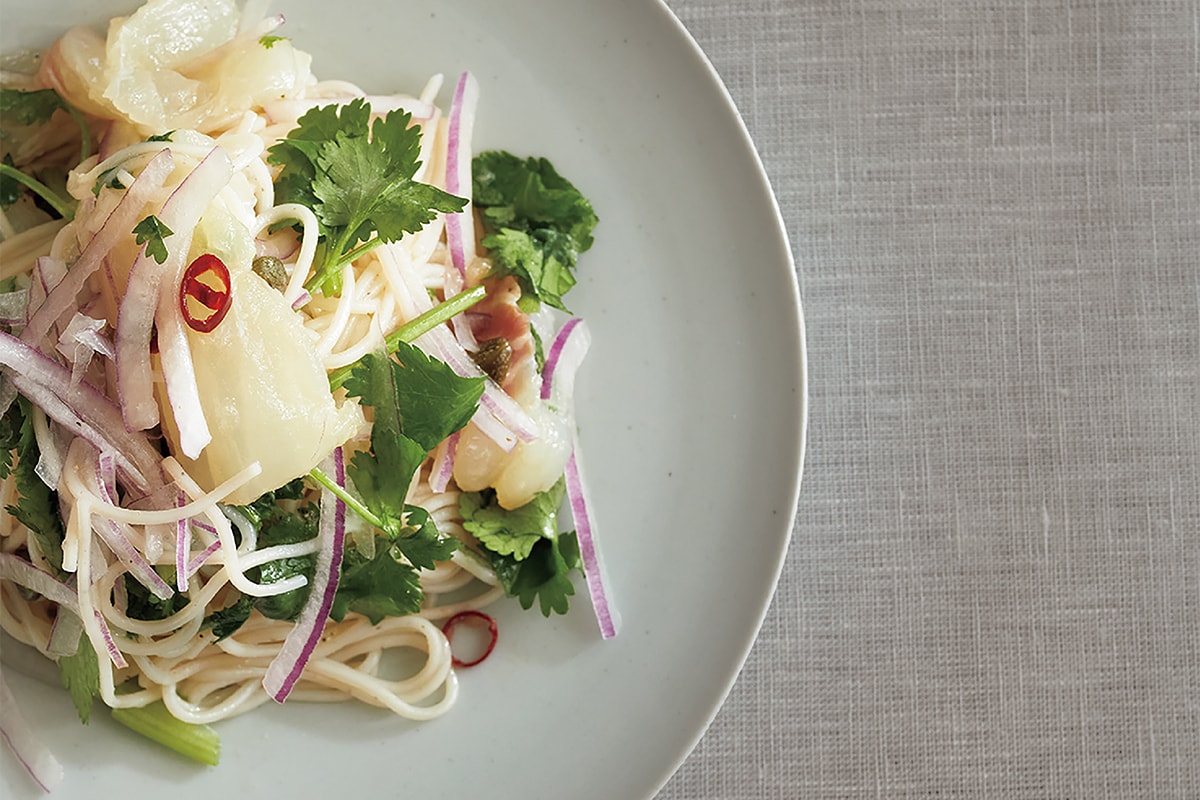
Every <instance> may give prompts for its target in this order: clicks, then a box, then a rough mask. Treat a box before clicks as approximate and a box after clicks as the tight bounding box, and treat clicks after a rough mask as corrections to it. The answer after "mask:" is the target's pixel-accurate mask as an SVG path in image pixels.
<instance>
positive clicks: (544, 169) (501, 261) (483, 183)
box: [471, 150, 598, 311]
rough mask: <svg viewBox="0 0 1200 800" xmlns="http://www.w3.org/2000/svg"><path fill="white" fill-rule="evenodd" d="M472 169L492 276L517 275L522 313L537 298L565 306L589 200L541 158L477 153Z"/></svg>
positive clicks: (587, 234)
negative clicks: (492, 263) (492, 262)
mask: <svg viewBox="0 0 1200 800" xmlns="http://www.w3.org/2000/svg"><path fill="white" fill-rule="evenodd" d="M471 170H472V187H473V190H474V203H475V206H476V207H477V208H479V209H480V210H481V212H482V217H483V224H484V230H485V233H486V234H487V235H486V236H485V237H484V239H483V242H482V244H483V246H484V247H486V248H488V249H489V250H491V251H492V257H493V260H494V263H495V268H494V271H495V274H498V275H513V276H515V277H516V278H517V282H518V283H519V284H520V286H521V294H522V296H521V305H522V308H524V309H525V310H526V311H531V310H534V309H536V307H537V305H538V303H541V302H545V303H549V304H550V305H552V306H554V307H555V308H560V309H562V310H564V311H565V310H567V309H566V306H564V305H563V300H562V298H563V296H564V295H565V294H566V293H567V292H568V291H569V290H570V289H571V287H573V286H574V285H575V276H574V270H575V265H576V262H577V261H578V258H579V254H580V253H582V252H584V251H586V250H587V249H588V248H590V247H591V246H592V230H593V229H594V228H595V227H596V223H597V221H598V220H597V218H596V214H595V212H594V211H593V210H592V206H591V203H589V202H588V201H587V199H586V198H585V197H584V196H583V195H582V194H581V193H580V192H579V190H578V189H576V188H575V186H574V185H573V184H572V183H571V182H570V181H568V180H567V179H566V178H564V177H562V176H561V175H559V174H558V172H557V171H556V170H555V169H554V167H553V165H552V164H551V163H550V162H549V161H547V160H546V159H544V158H527V159H521V158H518V157H517V156H515V155H513V154H512V153H507V152H504V151H495V150H493V151H488V152H484V153H480V154H479V155H478V156H476V157H475V158H474V160H473V161H472V162H471Z"/></svg>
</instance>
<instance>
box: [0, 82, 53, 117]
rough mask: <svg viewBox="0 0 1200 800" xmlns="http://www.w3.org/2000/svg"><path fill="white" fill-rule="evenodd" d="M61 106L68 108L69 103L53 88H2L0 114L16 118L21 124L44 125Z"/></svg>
mask: <svg viewBox="0 0 1200 800" xmlns="http://www.w3.org/2000/svg"><path fill="white" fill-rule="evenodd" d="M60 108H61V109H63V110H66V108H67V104H66V103H64V102H63V99H62V98H61V97H59V96H58V92H56V91H54V90H53V89H39V90H37V91H33V92H23V91H21V90H20V89H0V116H2V117H8V118H9V119H14V120H16V122H17V124H19V125H42V124H44V123H46V122H49V121H50V117H52V116H54V112H55V111H58V110H59V109H60Z"/></svg>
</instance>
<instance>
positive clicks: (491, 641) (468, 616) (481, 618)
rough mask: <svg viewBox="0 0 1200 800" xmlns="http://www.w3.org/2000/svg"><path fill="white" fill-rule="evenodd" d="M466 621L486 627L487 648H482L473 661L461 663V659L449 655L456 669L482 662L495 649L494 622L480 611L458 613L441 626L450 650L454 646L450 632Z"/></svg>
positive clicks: (495, 634)
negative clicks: (480, 653) (481, 651)
mask: <svg viewBox="0 0 1200 800" xmlns="http://www.w3.org/2000/svg"><path fill="white" fill-rule="evenodd" d="M466 620H472V621H475V622H478V623H482V624H485V625H487V633H488V643H487V646H486V647H484V648H483V653H482V655H480V656H479V658H476V659H474V660H473V661H463V660H462V659H461V658H459V657H458V656H456V655H454V654H453V653H451V655H450V663H451V664H453V665H454V666H456V667H473V666H475V665H476V664H478V663H480V662H481V661H483V660H484V659H485V658H487V657H488V656H490V655H491V654H492V650H493V649H495V647H496V639H497V633H496V620H494V619H492V618H491V617H489V616H488V615H487V614H485V613H483V612H482V611H473V610H472V611H460V612H458V613H457V614H455V615H454V616H452V617H451V618H450V619H448V620H446V622H445V624H444V625H442V633H444V634H446V639H447V641H449V642H450V644H451V648H453V645H454V642H453V639H451V636H450V634H451V632H452V631H453V630H454V628H455V627H457V626H458V624H459V623H460V622H464V621H466Z"/></svg>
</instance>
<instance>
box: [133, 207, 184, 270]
mask: <svg viewBox="0 0 1200 800" xmlns="http://www.w3.org/2000/svg"><path fill="white" fill-rule="evenodd" d="M133 233H134V234H135V235H136V236H137V238H136V240H135V241H136V242H137V243H138V244H144V245H146V253H147V255H149V256H151V257H152V258H153V259H154V260H155V261H157V262H158V263H159V264H161V263H163V262H164V261H166V260H167V243H166V242H165V241H163V240H164V239H166V237H168V236H171V235H173V234H174V233H175V232H174V231H173V230H171V229H170V228H168V227H167V226H166V225H164V224H163V223H162V220H160V219H159V218H158V217H156V216H154V215H153V214H151V215H150V216H148V217H146V218H145V219H143V220H142V221H141V222H139V223H138V224H137V225H135V226H134V228H133Z"/></svg>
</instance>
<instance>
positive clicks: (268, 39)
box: [258, 35, 287, 50]
mask: <svg viewBox="0 0 1200 800" xmlns="http://www.w3.org/2000/svg"><path fill="white" fill-rule="evenodd" d="M286 41H287V37H286V36H271V35H267V36H261V37H259V39H258V43H259V44H261V45H262V46H263V47H265V48H266V49H268V50H270V49H271V48H272V47H274V46H275V43H276V42H286Z"/></svg>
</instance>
